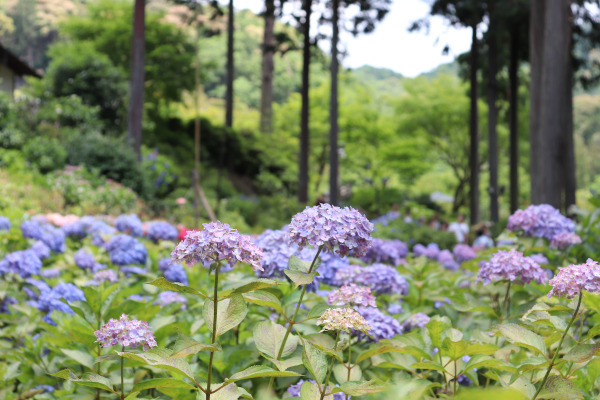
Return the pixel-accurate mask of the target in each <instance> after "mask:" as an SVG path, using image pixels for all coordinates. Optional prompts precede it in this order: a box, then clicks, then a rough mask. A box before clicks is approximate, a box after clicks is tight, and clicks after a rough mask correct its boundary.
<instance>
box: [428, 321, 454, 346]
mask: <svg viewBox="0 0 600 400" xmlns="http://www.w3.org/2000/svg"><path fill="white" fill-rule="evenodd" d="M426 327H427V331H428V332H429V337H431V343H432V344H433V346H434V347H437V348H438V349H440V348H442V334H443V333H444V332H445V331H447V330H448V329H450V328H451V327H452V323H451V322H450V319H449V318H448V317H446V316H444V317H440V316H439V315H436V316H435V317H433V318H431V319H430V320H429V322H428V323H427V325H426Z"/></svg>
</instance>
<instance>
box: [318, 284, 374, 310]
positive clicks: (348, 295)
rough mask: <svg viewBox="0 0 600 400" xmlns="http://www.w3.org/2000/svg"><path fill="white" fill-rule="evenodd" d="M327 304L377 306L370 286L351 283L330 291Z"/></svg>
mask: <svg viewBox="0 0 600 400" xmlns="http://www.w3.org/2000/svg"><path fill="white" fill-rule="evenodd" d="M327 304H329V305H336V306H363V307H377V303H375V296H373V294H372V293H371V289H370V288H368V287H360V286H357V285H355V284H354V283H351V284H349V285H344V286H342V287H341V288H339V289H335V290H332V291H331V292H329V296H328V297H327Z"/></svg>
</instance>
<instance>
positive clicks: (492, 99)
mask: <svg viewBox="0 0 600 400" xmlns="http://www.w3.org/2000/svg"><path fill="white" fill-rule="evenodd" d="M494 18H495V17H494V15H493V10H490V25H489V36H488V40H489V43H488V87H487V103H488V110H489V111H488V142H489V143H488V157H489V165H490V186H489V188H488V192H489V195H490V220H491V221H492V222H494V223H495V222H498V135H497V130H496V124H497V121H498V109H497V108H496V96H497V93H496V92H497V84H496V72H497V69H498V65H497V63H496V35H495V34H494V32H495V21H494Z"/></svg>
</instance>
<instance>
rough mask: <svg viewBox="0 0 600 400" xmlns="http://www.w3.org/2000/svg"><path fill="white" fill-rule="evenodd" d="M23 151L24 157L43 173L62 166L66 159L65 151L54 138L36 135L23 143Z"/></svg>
mask: <svg viewBox="0 0 600 400" xmlns="http://www.w3.org/2000/svg"><path fill="white" fill-rule="evenodd" d="M23 152H24V154H25V159H26V160H27V161H29V163H31V165H33V166H34V167H36V168H37V169H38V170H39V171H40V172H41V173H43V174H45V173H48V172H50V171H54V170H57V169H61V168H63V167H64V166H65V164H66V161H67V151H66V150H65V149H64V147H63V146H62V144H61V143H60V141H58V139H56V138H48V137H44V136H40V137H36V138H34V139H32V140H30V141H29V142H28V143H27V144H26V145H25V147H24V148H23Z"/></svg>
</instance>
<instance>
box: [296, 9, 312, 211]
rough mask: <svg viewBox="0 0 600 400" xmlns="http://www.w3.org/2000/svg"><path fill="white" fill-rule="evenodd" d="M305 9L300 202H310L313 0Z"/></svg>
mask: <svg viewBox="0 0 600 400" xmlns="http://www.w3.org/2000/svg"><path fill="white" fill-rule="evenodd" d="M302 9H303V10H304V24H303V27H302V28H303V29H302V31H303V34H304V45H303V50H302V52H303V54H302V57H303V58H302V89H301V95H302V109H301V111H300V160H299V168H298V172H299V176H298V201H299V202H300V203H307V202H308V150H309V145H310V135H309V130H308V122H309V113H308V112H309V97H308V94H309V85H310V82H309V78H310V17H311V13H312V0H304V1H303V3H302Z"/></svg>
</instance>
